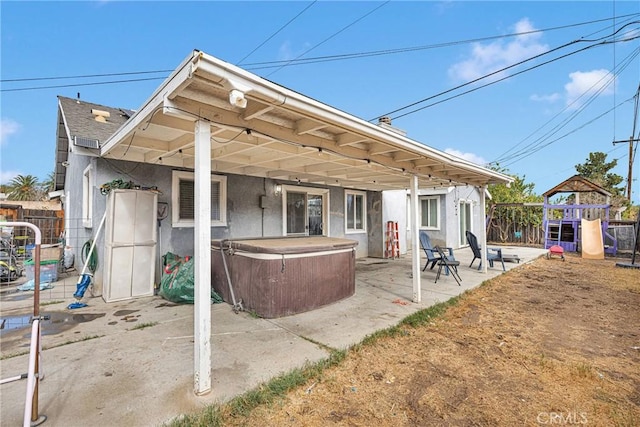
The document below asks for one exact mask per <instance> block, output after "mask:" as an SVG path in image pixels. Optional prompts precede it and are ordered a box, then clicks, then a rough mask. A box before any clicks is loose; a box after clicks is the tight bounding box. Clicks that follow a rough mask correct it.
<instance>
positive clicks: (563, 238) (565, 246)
mask: <svg viewBox="0 0 640 427" xmlns="http://www.w3.org/2000/svg"><path fill="white" fill-rule="evenodd" d="M559 193H573V195H574V198H573V200H572V204H553V203H550V201H549V199H550V198H551V197H553V196H555V195H556V194H559ZM582 193H592V194H593V193H595V194H598V195H599V196H597V197H599V198H600V199H603V198H604V199H605V203H604V204H580V194H582ZM543 196H544V204H543V208H544V209H543V226H544V233H545V235H544V247H545V249H549V254H548V255H547V257H548V258H549V257H550V256H551V255H557V256H560V257H561V258H562V259H563V260H564V252H578V251H580V252H582V257H583V258H593V259H603V258H604V254H605V253H606V254H609V255H614V256H615V255H616V253H617V251H618V242H617V240H616V238H615V237H614V236H612V235H611V234H609V232H608V229H609V208H610V206H611V205H610V203H609V201H610V197H611V193H609V192H608V191H607V190H605V189H604V188H602V187H601V186H599V185H597V184H595V183H593V182H591V181H589V180H588V179H586V178H584V177H581V176H578V175H574V176H572V177H571V178H569V179H567V180H566V181H563V182H562V183H560V184H558V185H557V186H555V187H553V188H552V189H550V190H549V191H547V192H546V193H544V194H543Z"/></svg>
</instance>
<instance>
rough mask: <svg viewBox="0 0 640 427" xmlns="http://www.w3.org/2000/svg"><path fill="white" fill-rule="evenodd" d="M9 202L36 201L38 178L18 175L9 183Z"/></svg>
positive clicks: (38, 192)
mask: <svg viewBox="0 0 640 427" xmlns="http://www.w3.org/2000/svg"><path fill="white" fill-rule="evenodd" d="M8 187H9V194H7V198H8V199H9V200H20V201H24V200H37V199H38V197H39V195H40V191H39V190H40V187H39V183H38V178H36V177H35V176H33V175H18V176H16V177H14V178H13V179H12V180H11V181H10V182H9V185H8Z"/></svg>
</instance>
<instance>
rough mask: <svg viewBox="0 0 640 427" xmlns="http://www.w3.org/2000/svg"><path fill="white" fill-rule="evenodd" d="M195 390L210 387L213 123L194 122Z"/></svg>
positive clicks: (206, 389) (200, 390) (206, 391)
mask: <svg viewBox="0 0 640 427" xmlns="http://www.w3.org/2000/svg"><path fill="white" fill-rule="evenodd" d="M194 178H195V179H194V183H195V185H194V193H195V194H194V195H195V210H194V225H195V227H194V236H193V246H194V262H195V275H194V276H195V277H194V278H195V289H194V299H195V300H194V324H193V329H194V340H193V346H194V348H193V356H194V376H193V381H194V391H195V394H197V395H203V394H206V393H209V392H210V391H211V127H210V125H209V122H207V121H205V120H198V121H196V122H195V172H194Z"/></svg>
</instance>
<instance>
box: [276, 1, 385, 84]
mask: <svg viewBox="0 0 640 427" xmlns="http://www.w3.org/2000/svg"><path fill="white" fill-rule="evenodd" d="M389 1H391V0H387V1H385V2H384V3H382V4H381V5H379V6H377V7H375V8H374V9H373V10H371V11H369V12H367V13H365V14H364V15H363V16H361V17H360V18H358V19H356V20H355V21H353V22H351V23H350V24H349V25H347V26H346V27H343V28H342V29H341V30H339V31H337V32H335V33H333V34H331V35H330V36H329V37H327V38H326V39H324V40H322V41H321V42H320V43H318V44H316V45H315V46H313V47H311V48H309V49H307V50H305V51H304V52H302V53H301V54H300V55H298V56H296V57H295V58H294V59H292V60H291V61H289V62H287V63H286V64H283V65H281V66H280V67H279V68H277V69H276V70H274V71H272V72H271V73H269V74H267V77H269V76H271V75H273V74H275V73H277V72H278V71H280V70H281V69H283V68H284V67H286V66H288V65H289V64H290V63H291V62H293V61H295V60H296V59H298V58H300V57H302V56H304V55H306V54H307V53H309V52H311V51H312V50H314V49H315V48H317V47H319V46H321V45H323V44H324V43H326V42H328V41H329V40H331V39H332V38H334V37H335V36H337V35H338V34H340V33H342V32H343V31H345V30H347V29H348V28H350V27H352V26H354V25H355V24H357V23H358V22H360V21H362V20H363V19H364V18H366V17H367V16H369V15H371V14H372V13H373V12H375V11H377V10H378V9H380V8H381V7H384V6H386V4H387V3H389Z"/></svg>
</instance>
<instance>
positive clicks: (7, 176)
mask: <svg viewBox="0 0 640 427" xmlns="http://www.w3.org/2000/svg"><path fill="white" fill-rule="evenodd" d="M20 174H22V172H20V171H5V170H2V171H0V184H8V183H9V182H10V181H11V180H12V179H13V178H15V177H16V176H18V175H20Z"/></svg>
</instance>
